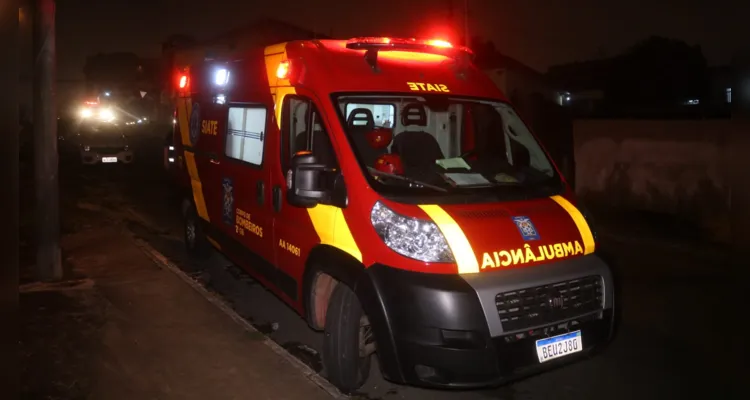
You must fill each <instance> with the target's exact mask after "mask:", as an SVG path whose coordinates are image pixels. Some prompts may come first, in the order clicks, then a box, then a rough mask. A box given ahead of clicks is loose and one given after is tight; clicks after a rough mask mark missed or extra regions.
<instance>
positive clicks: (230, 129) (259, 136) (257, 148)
mask: <svg viewBox="0 0 750 400" xmlns="http://www.w3.org/2000/svg"><path fill="white" fill-rule="evenodd" d="M265 130H266V109H265V108H264V107H260V106H249V107H229V111H228V115H227V140H226V148H225V152H224V153H225V154H226V155H227V157H231V158H234V159H236V160H240V161H244V162H246V163H250V164H253V165H258V166H260V165H261V164H263V148H264V146H263V143H264V142H265Z"/></svg>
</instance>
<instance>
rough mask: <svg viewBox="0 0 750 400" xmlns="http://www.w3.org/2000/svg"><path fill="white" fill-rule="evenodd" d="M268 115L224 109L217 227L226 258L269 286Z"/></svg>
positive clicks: (262, 108) (260, 108)
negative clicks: (260, 276) (231, 258)
mask: <svg viewBox="0 0 750 400" xmlns="http://www.w3.org/2000/svg"><path fill="white" fill-rule="evenodd" d="M271 114H272V112H271V111H269V110H268V108H267V107H266V105H264V104H257V103H242V104H229V105H228V107H227V111H226V114H225V118H226V121H227V122H226V124H227V125H226V126H227V129H226V136H225V141H224V148H223V149H222V152H223V157H224V160H223V161H222V169H221V171H222V173H221V176H219V177H218V180H219V185H220V186H221V189H220V190H221V194H222V196H221V197H222V210H221V218H220V221H221V222H219V224H221V226H222V228H223V231H224V233H225V234H226V236H227V238H228V239H229V240H228V242H229V243H227V244H228V246H227V249H226V251H227V253H229V254H230V255H231V256H232V257H233V258H235V261H236V262H238V264H241V265H242V264H244V265H242V266H243V267H244V268H247V269H251V270H254V271H252V272H258V273H260V274H261V275H264V276H263V278H265V279H267V280H268V281H271V282H272V281H275V279H273V276H272V274H271V275H269V274H268V271H269V270H272V266H271V265H272V263H273V257H274V253H273V232H272V226H273V225H272V224H273V216H272V208H271V204H270V188H269V186H270V182H269V174H268V168H267V166H266V164H268V161H267V160H266V158H267V151H268V150H267V148H268V146H267V142H268V140H267V139H268V127H269V126H270V124H271V121H272V120H271ZM274 283H275V282H274Z"/></svg>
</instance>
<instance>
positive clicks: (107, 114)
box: [99, 108, 115, 120]
mask: <svg viewBox="0 0 750 400" xmlns="http://www.w3.org/2000/svg"><path fill="white" fill-rule="evenodd" d="M99 118H101V119H103V120H111V119H114V118H115V113H113V112H112V110H110V109H107V108H105V109H103V110H101V111H100V112H99Z"/></svg>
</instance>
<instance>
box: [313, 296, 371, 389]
mask: <svg viewBox="0 0 750 400" xmlns="http://www.w3.org/2000/svg"><path fill="white" fill-rule="evenodd" d="M363 316H364V312H363V311H362V305H361V304H360V303H359V300H358V299H357V296H356V295H355V294H354V292H353V291H352V290H351V289H349V288H348V287H347V286H346V285H344V284H342V283H339V284H338V285H336V288H335V289H334V290H333V294H332V295H331V300H330V302H329V303H328V310H327V312H326V326H325V336H324V339H323V367H324V369H325V371H326V374H327V377H328V380H329V381H330V382H331V383H333V384H334V385H335V386H336V387H337V388H339V390H341V391H342V392H343V393H346V394H350V393H351V392H353V391H355V390H357V389H359V388H360V387H362V385H364V384H365V382H366V381H367V378H368V377H369V376H370V364H371V359H372V355H367V356H364V357H361V356H360V321H361V319H362V317H363Z"/></svg>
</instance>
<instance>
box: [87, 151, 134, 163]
mask: <svg viewBox="0 0 750 400" xmlns="http://www.w3.org/2000/svg"><path fill="white" fill-rule="evenodd" d="M106 157H115V158H117V164H130V163H131V162H133V151H132V150H122V151H119V152H112V151H97V150H96V149H91V150H89V151H84V150H81V162H83V163H84V164H87V165H93V164H98V163H101V162H102V158H106Z"/></svg>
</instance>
